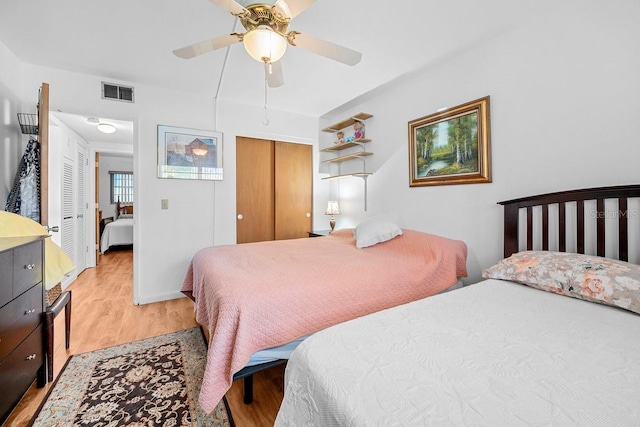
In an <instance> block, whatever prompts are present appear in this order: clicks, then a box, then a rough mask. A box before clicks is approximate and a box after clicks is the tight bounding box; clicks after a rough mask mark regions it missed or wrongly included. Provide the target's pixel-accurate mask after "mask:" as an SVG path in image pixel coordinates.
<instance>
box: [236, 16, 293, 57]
mask: <svg viewBox="0 0 640 427" xmlns="http://www.w3.org/2000/svg"><path fill="white" fill-rule="evenodd" d="M243 42H244V48H245V49H246V51H247V53H248V54H249V55H251V57H252V58H253V59H255V60H256V61H260V62H267V63H268V62H276V61H279V60H280V58H282V56H283V55H284V53H285V52H286V50H287V41H286V40H285V38H284V37H282V36H281V35H280V34H278V33H276V32H275V31H273V30H272V29H271V28H269V27H267V26H265V25H262V26H260V27H258V28H256V29H253V30H251V31H249V32H247V33H246V34H245V35H244V37H243Z"/></svg>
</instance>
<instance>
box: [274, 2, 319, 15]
mask: <svg viewBox="0 0 640 427" xmlns="http://www.w3.org/2000/svg"><path fill="white" fill-rule="evenodd" d="M315 2H316V0H278V1H276V2H275V3H274V5H273V6H274V7H275V8H276V10H277V11H278V12H280V13H281V14H282V15H284V16H285V17H286V18H289V19H291V18H295V17H296V16H298V15H300V14H301V13H302V12H304V11H305V10H307V8H308V7H309V6H311V5H312V4H313V3H315Z"/></svg>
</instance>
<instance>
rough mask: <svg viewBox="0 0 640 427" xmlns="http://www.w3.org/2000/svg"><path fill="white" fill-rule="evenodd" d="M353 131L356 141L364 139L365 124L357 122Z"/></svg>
mask: <svg viewBox="0 0 640 427" xmlns="http://www.w3.org/2000/svg"><path fill="white" fill-rule="evenodd" d="M353 130H354V133H353V137H354V138H355V139H360V138H364V123H362V122H361V121H358V120H356V122H355V123H354V124H353Z"/></svg>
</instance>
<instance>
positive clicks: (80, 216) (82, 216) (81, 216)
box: [76, 214, 84, 218]
mask: <svg viewBox="0 0 640 427" xmlns="http://www.w3.org/2000/svg"><path fill="white" fill-rule="evenodd" d="M76 218H84V215H82V214H80V215H78V216H77V217H76Z"/></svg>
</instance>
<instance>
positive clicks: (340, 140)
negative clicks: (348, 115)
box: [334, 131, 344, 144]
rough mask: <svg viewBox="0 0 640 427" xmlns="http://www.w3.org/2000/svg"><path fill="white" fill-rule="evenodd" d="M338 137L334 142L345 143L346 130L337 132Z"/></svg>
mask: <svg viewBox="0 0 640 427" xmlns="http://www.w3.org/2000/svg"><path fill="white" fill-rule="evenodd" d="M336 136H337V137H338V139H337V140H336V141H335V142H334V144H342V143H344V132H342V131H340V132H338V133H337V134H336Z"/></svg>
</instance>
